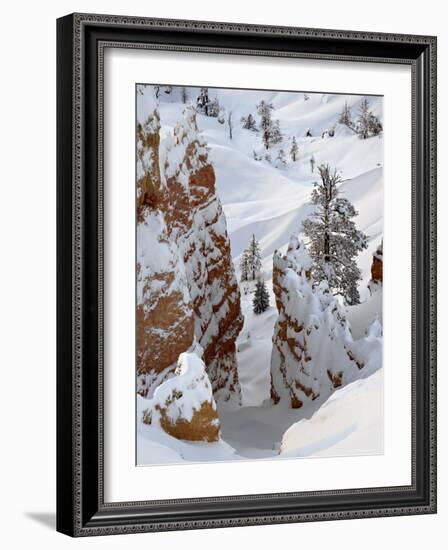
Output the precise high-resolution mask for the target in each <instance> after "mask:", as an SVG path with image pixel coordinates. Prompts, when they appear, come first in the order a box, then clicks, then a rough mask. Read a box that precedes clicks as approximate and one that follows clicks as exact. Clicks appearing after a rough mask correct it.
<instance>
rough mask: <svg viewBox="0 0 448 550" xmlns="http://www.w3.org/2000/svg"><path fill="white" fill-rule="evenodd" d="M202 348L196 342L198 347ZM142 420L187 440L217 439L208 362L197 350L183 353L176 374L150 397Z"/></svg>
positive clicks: (216, 416)
mask: <svg viewBox="0 0 448 550" xmlns="http://www.w3.org/2000/svg"><path fill="white" fill-rule="evenodd" d="M197 349H200V348H199V347H198V346H196V350H197ZM142 421H143V423H145V424H150V425H152V426H157V427H159V428H161V429H163V430H164V431H165V432H166V433H168V434H169V435H171V436H173V437H175V438H177V439H184V440H187V441H208V442H213V441H218V440H219V436H220V423H219V417H218V413H217V412H216V403H215V400H214V398H213V392H212V388H211V384H210V380H209V378H208V376H207V373H206V372H205V365H204V363H203V361H202V360H201V359H200V357H199V356H198V355H197V352H195V351H192V352H189V353H181V354H180V356H179V361H178V364H177V368H176V370H175V372H174V376H173V377H172V378H170V379H169V380H167V381H165V382H163V383H162V384H161V385H160V386H158V387H157V388H156V389H155V391H154V397H153V398H152V399H150V400H148V408H147V409H145V410H144V411H143V416H142Z"/></svg>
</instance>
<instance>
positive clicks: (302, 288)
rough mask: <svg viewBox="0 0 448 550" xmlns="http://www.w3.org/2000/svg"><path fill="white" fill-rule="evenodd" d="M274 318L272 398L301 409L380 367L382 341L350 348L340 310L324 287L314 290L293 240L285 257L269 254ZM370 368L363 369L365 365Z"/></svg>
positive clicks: (300, 245) (301, 250) (303, 254)
mask: <svg viewBox="0 0 448 550" xmlns="http://www.w3.org/2000/svg"><path fill="white" fill-rule="evenodd" d="M273 264H274V265H273V287H274V293H275V297H276V303H277V309H278V313H279V314H278V318H277V321H276V324H275V328H274V337H273V348H272V358H271V397H272V400H273V401H274V403H278V402H279V401H281V400H284V401H285V402H286V403H287V404H288V405H289V406H291V407H292V408H300V407H302V406H303V405H304V404H305V403H306V402H309V401H310V400H314V399H316V398H317V397H319V396H321V397H327V396H328V395H330V393H331V392H332V391H333V390H334V389H336V388H338V387H340V386H342V385H343V384H346V383H349V382H352V381H353V380H355V379H357V378H359V377H360V376H361V375H363V374H364V372H363V373H361V371H364V369H365V373H366V374H367V373H370V372H372V371H373V370H375V369H376V368H379V366H380V365H381V341H380V338H379V337H378V335H377V334H376V333H375V334H374V333H373V332H372V334H371V335H370V336H369V337H368V338H367V337H366V338H365V339H363V340H362V341H357V342H354V341H353V338H352V336H351V332H350V326H349V323H348V321H347V319H346V315H345V310H344V308H343V307H342V306H341V305H340V303H339V302H338V301H337V299H336V298H334V297H333V295H332V294H331V292H330V291H329V289H328V285H327V284H326V283H325V282H322V283H320V284H319V285H315V284H314V282H313V280H312V277H311V275H310V268H311V261H310V257H309V256H308V253H307V251H306V249H305V246H304V245H303V243H301V242H299V240H298V239H297V238H296V237H295V236H293V237H292V238H291V242H290V244H289V247H288V250H287V253H286V255H281V254H279V253H277V252H276V253H275V254H274V259H273ZM367 362H368V363H369V364H368V365H367V368H365V367H366V363H367Z"/></svg>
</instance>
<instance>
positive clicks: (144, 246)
mask: <svg viewBox="0 0 448 550" xmlns="http://www.w3.org/2000/svg"><path fill="white" fill-rule="evenodd" d="M137 121H138V126H137V162H138V167H137V178H138V182H137V377H138V378H137V379H138V391H139V393H141V394H142V395H144V396H147V397H150V396H151V395H152V392H153V391H154V389H155V388H156V387H157V385H158V384H160V382H161V381H163V380H164V379H165V378H167V377H169V376H171V375H172V373H173V372H174V370H175V368H176V361H177V358H178V356H179V354H180V353H182V352H184V351H186V350H188V349H189V347H190V346H191V345H192V344H193V342H194V340H196V341H197V342H199V343H200V345H201V346H202V348H203V357H204V361H205V365H206V369H207V374H208V376H209V378H210V381H211V384H212V387H213V391H214V395H215V399H216V400H217V401H222V402H229V401H232V402H236V403H239V402H240V399H241V392H240V386H239V381H238V371H237V364H236V347H235V341H236V338H237V336H238V334H239V332H240V330H241V328H242V325H243V318H242V315H241V309H240V294H239V288H238V284H237V280H236V277H235V273H234V269H233V264H232V261H231V253H230V241H229V238H228V235H227V229H226V220H225V216H224V213H223V211H222V207H221V203H220V201H219V198H218V196H217V194H216V190H215V173H214V170H213V166H212V165H211V163H210V162H209V160H208V151H207V148H206V146H205V144H204V143H203V142H202V140H201V138H200V137H199V134H198V128H197V125H196V112H195V110H194V109H193V108H191V107H187V108H186V109H185V111H184V115H183V118H182V120H180V121H179V122H178V124H177V126H176V127H175V128H174V131H173V132H172V133H170V134H169V135H167V136H166V137H164V139H163V140H160V122H159V115H158V107H157V101H156V99H155V97H154V93H153V89H152V88H151V87H150V86H141V87H140V88H139V90H138V96H137Z"/></svg>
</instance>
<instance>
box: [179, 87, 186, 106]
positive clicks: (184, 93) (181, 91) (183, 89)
mask: <svg viewBox="0 0 448 550" xmlns="http://www.w3.org/2000/svg"><path fill="white" fill-rule="evenodd" d="M180 95H181V99H182V103H184V104H185V103H187V101H188V91H187V88H185V86H182V88H181V90H180Z"/></svg>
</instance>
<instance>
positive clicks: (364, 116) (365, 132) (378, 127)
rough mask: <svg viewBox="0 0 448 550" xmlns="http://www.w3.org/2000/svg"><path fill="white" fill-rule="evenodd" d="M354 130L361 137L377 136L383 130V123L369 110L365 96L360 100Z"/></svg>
mask: <svg viewBox="0 0 448 550" xmlns="http://www.w3.org/2000/svg"><path fill="white" fill-rule="evenodd" d="M356 130H357V132H358V134H359V137H360V138H362V139H367V138H368V137H371V136H378V135H379V134H380V133H381V132H382V131H383V125H382V124H381V121H380V119H379V118H378V117H377V116H376V115H374V114H373V112H372V111H371V109H370V103H369V101H368V99H367V98H364V99H363V100H362V102H361V106H360V108H359V113H358V118H357V119H356Z"/></svg>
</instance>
